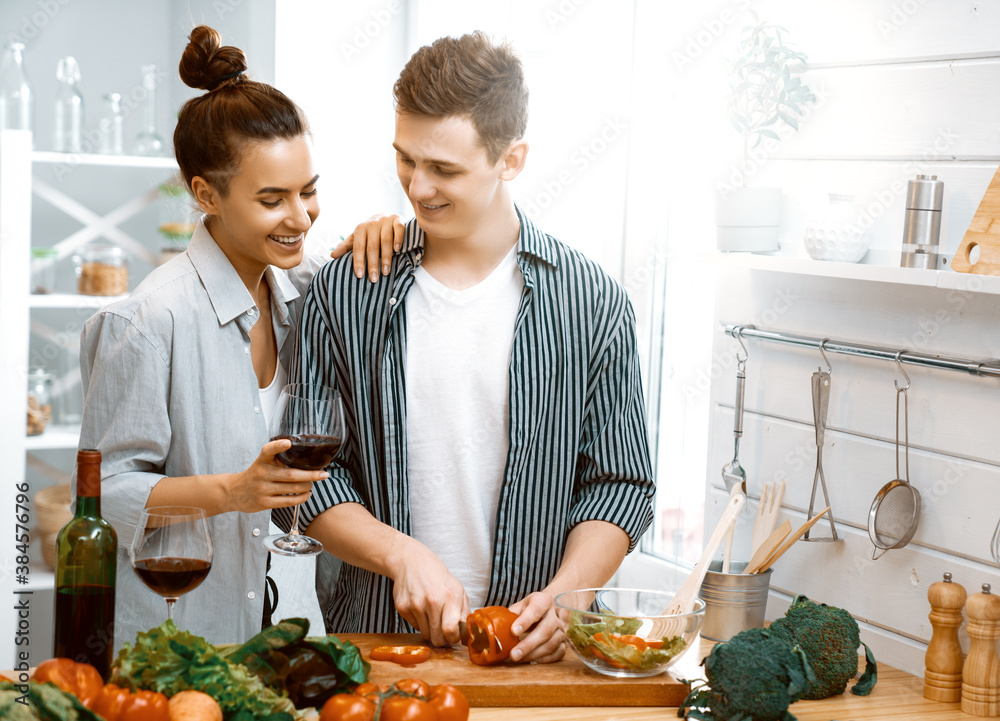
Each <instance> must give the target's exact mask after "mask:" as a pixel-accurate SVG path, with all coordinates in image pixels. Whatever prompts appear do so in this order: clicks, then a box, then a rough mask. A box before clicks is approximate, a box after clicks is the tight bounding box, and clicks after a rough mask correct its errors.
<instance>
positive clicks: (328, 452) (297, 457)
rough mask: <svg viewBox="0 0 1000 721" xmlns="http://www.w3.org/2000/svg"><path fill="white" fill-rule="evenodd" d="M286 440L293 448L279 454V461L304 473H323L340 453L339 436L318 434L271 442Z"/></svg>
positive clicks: (305, 434) (276, 437) (286, 436)
mask: <svg viewBox="0 0 1000 721" xmlns="http://www.w3.org/2000/svg"><path fill="white" fill-rule="evenodd" d="M281 439H286V440H289V441H291V442H292V447H291V448H289V449H288V450H287V451H282V452H281V453H279V454H278V460H279V461H281V462H282V463H284V464H285V465H286V466H288V467H289V468H298V469H300V470H303V471H322V470H323V469H324V468H326V467H327V466H328V465H330V463H332V462H333V458H334V456H336V455H337V453H338V452H339V451H340V446H341V439H340V438H338V437H337V436H323V435H319V434H316V433H300V434H298V435H294V436H292V435H282V436H274V437H273V438H272V439H271V440H272V441H277V440H281Z"/></svg>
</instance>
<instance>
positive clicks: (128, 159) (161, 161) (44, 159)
mask: <svg viewBox="0 0 1000 721" xmlns="http://www.w3.org/2000/svg"><path fill="white" fill-rule="evenodd" d="M31 162H33V163H50V164H53V165H61V164H65V165H108V166H112V167H115V168H168V169H174V170H176V169H177V161H176V160H174V158H173V156H170V157H166V156H164V157H150V156H143V155H99V154H97V153H56V152H53V151H49V150H35V151H33V152H32V153H31Z"/></svg>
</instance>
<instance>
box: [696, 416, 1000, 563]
mask: <svg viewBox="0 0 1000 721" xmlns="http://www.w3.org/2000/svg"><path fill="white" fill-rule="evenodd" d="M890 412H891V411H890ZM732 423H733V412H732V409H731V408H725V407H719V408H718V409H717V412H716V413H715V423H714V430H713V435H714V443H713V446H712V447H713V449H714V453H713V454H712V457H711V459H712V460H710V461H709V482H710V483H711V485H713V486H714V487H715V488H716V489H717V490H721V491H724V488H723V484H722V477H721V473H719V474H717V475H716V477H715V478H713V477H712V469H713V466H716V467H718V468H719V469H721V468H722V466H723V464H725V463H728V462H729V460H730V459H731V458H732V454H733V448H732V445H733V444H732V438H733V431H732V427H733V426H732ZM894 452H895V445H894V443H893V441H892V440H889V439H885V440H872V439H869V438H864V437H859V436H856V435H852V434H849V433H843V432H837V431H828V432H827V434H826V442H825V443H824V446H823V472H824V475H825V477H826V482H827V489H828V490H829V492H830V505H831V506H832V507H833V513H834V518H835V521H836V524H837V528H838V534H839V532H840V528H841V526H844V525H845V524H846V525H850V526H853V527H854V528H855V529H857V530H859V531H861V532H862V533H863V534H866V533H867V528H868V511H869V509H870V507H871V505H872V501H873V500H874V498H875V495H876V494H877V493H878V491H879V490H880V489H881V488H882V487H883V486H884V485H885V484H886V483H888V482H889V481H890V480H892V479H894V478H896V477H897V476H896V462H895V459H894V456H893V454H894ZM740 465H742V466H743V469H744V470H745V471H746V472H747V493H748V494H749V495H750V496H751V498H752V500H751V502H750V503H749V504H748V505H750V506H751V508H750V510H749V511H748V514H749V513H754V512H756V511H755V509H756V505H757V503H756V500H753V499H756V498H759V496H760V490H761V488H762V486H763V484H764V483H769V482H778V481H781V480H784V481H785V496H784V500H783V504H782V505H783V506H785V507H786V508H788V509H789V510H795V511H798V512H802V513H804V512H805V511H806V509H808V507H809V494H810V491H811V489H812V484H813V475H814V473H815V468H816V444H815V434H814V431H813V427H812V423H811V422H810V423H808V424H806V423H796V422H791V421H785V420H781V419H775V418H769V417H762V416H759V415H757V414H753V413H750V414H746V415H745V416H744V420H743V440H742V441H741V443H740ZM903 476H905V464H904V461H903V453H902V452H901V453H900V477H903ZM910 481H911V483H912V484H913V486H914V488H916V489H917V491H918V492H919V493H920V495H921V505H922V509H921V516H920V523H919V525H918V527H917V531H916V533H915V534H914V536H913V540H912V541H911V543H913V544H918V545H922V546H926V547H928V548H932V549H935V550H939V551H946V552H950V553H954V554H957V555H962V556H964V557H967V558H969V559H970V560H974V561H979V562H981V563H988V564H992V563H993V560H992V558H991V556H990V538H991V537H992V535H993V529H994V528H995V527H996V525H997V521H998V519H1000V504H997V503H996V500H997V498H998V497H1000V466H996V465H988V464H983V463H974V462H971V461H965V460H962V459H957V458H954V457H949V456H943V455H941V454H939V453H933V452H929V451H923V450H913V449H911V450H910ZM975 499H979V500H980V501H981V503H976V502H975ZM825 505H826V504H825V503H824V502H823V491H822V486H820V487H819V488H818V490H817V495H816V503H815V508H814V511H819V510H821V509H822V508H823V507H824V506H825ZM793 523H794V521H793ZM955 529H961V531H962V532H961V533H958V534H957V533H955ZM811 535H814V536H817V537H824V536H829V535H830V526H829V524H828V523H827V521H826V520H823V521H821V522H820V524H819V525H817V526H816V527H815V531H814V532H813V533H812V534H811ZM745 548H746V546H744V549H745ZM869 550H871V549H869ZM746 555H747V553H746V551H745V550H744V556H743V557H746Z"/></svg>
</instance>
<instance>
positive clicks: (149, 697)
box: [93, 683, 170, 721]
mask: <svg viewBox="0 0 1000 721" xmlns="http://www.w3.org/2000/svg"><path fill="white" fill-rule="evenodd" d="M93 711H94V712H95V713H97V714H100V715H101V716H103V717H104V718H105V719H106V720H107V721H170V701H169V699H167V697H166V696H164V695H163V694H162V693H159V692H157V691H146V690H145V689H139V690H138V691H136V692H135V693H132V692H131V691H129V690H128V689H127V688H120V687H118V686H116V685H115V684H113V683H109V684H105V686H104V687H103V688H102V689H101V693H100V695H99V696H98V697H97V699H96V700H95V701H94V706H93Z"/></svg>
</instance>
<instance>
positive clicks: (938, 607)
mask: <svg viewBox="0 0 1000 721" xmlns="http://www.w3.org/2000/svg"><path fill="white" fill-rule="evenodd" d="M965 598H966V593H965V588H963V587H962V585H961V584H959V583H953V582H952V580H951V574H950V573H946V574H944V580H943V581H938V582H937V583H932V584H931V586H930V588H928V589H927V600H928V601H930V604H931V612H930V615H928V617H927V618H929V619H930V622H931V628H933V629H934V631H933V633H932V635H931V641H930V643H929V644H928V645H927V653H926V654H925V655H924V698H928V699H930V700H931V701H941V702H943V703H957V702H959V701H961V700H962V664H963V661H964V659H963V657H962V646H961V644H960V643H959V642H958V628H959V626H961V625H962V620H963V615H962V607H963V606H965Z"/></svg>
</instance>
